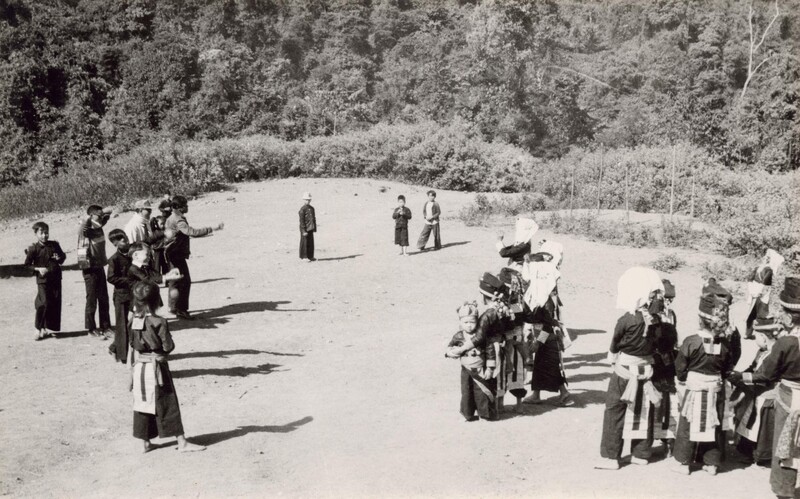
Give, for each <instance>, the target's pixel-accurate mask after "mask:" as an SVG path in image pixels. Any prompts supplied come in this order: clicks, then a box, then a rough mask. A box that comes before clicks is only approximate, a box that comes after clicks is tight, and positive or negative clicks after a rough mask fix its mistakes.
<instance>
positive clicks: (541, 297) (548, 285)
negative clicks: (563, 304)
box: [522, 262, 561, 310]
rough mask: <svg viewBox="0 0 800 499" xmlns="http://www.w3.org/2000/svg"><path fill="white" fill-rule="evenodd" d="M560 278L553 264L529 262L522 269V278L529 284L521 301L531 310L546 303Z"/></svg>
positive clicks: (559, 273)
mask: <svg viewBox="0 0 800 499" xmlns="http://www.w3.org/2000/svg"><path fill="white" fill-rule="evenodd" d="M560 277H561V272H559V270H558V269H557V268H556V266H555V265H554V264H553V262H530V263H528V264H526V265H525V266H524V267H523V271H522V278H523V279H526V280H528V281H529V282H530V284H529V285H528V289H527V290H525V295H524V296H523V299H524V300H525V303H527V304H528V307H530V309H531V310H534V309H536V308H537V307H543V306H544V304H545V303H547V300H549V299H550V293H552V292H553V290H554V289H555V288H556V284H557V283H558V279H559V278H560Z"/></svg>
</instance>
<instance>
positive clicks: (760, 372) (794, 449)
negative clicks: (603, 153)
mask: <svg viewBox="0 0 800 499" xmlns="http://www.w3.org/2000/svg"><path fill="white" fill-rule="evenodd" d="M779 302H780V304H781V307H782V308H783V317H782V320H781V322H782V323H783V325H784V327H785V328H786V330H787V332H788V334H787V335H786V336H783V337H781V338H778V339H777V341H775V345H773V347H772V350H771V351H770V353H769V355H767V356H766V358H765V359H764V361H763V362H762V363H761V366H759V367H758V368H757V369H756V370H755V372H754V373H753V374H752V375H748V374H747V373H744V374H741V373H734V375H732V377H731V378H732V381H734V382H738V381H745V382H748V383H766V382H780V383H779V384H778V388H777V394H776V396H775V429H774V432H773V439H772V442H773V444H772V470H771V472H770V478H769V482H770V485H771V486H772V492H773V493H774V494H775V495H777V496H778V497H779V498H791V497H798V495H800V489H798V488H797V471H798V468H800V446H798V440H797V429H798V424H800V278H797V277H787V278H786V280H785V281H784V286H783V291H781V294H780V296H779Z"/></svg>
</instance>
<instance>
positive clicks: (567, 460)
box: [0, 179, 771, 498]
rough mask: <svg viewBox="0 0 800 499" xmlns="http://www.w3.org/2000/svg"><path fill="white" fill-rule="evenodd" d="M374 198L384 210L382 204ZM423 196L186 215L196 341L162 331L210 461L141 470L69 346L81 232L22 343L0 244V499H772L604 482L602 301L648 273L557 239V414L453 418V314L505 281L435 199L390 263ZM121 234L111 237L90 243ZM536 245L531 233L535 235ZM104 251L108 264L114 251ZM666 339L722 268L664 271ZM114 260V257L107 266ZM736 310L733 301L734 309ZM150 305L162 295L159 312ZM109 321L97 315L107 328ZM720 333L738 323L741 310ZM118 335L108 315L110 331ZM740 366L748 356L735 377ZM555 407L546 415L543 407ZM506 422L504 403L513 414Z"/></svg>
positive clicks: (216, 208) (102, 356) (274, 193)
mask: <svg viewBox="0 0 800 499" xmlns="http://www.w3.org/2000/svg"><path fill="white" fill-rule="evenodd" d="M381 186H386V187H388V190H386V192H383V193H382V192H380V191H379V187H381ZM306 190H309V191H311V192H312V194H313V196H314V202H313V204H314V205H315V206H316V209H317V216H318V220H319V225H320V228H319V233H318V234H317V247H318V252H317V257H318V258H319V261H318V262H315V263H303V262H301V261H299V260H298V258H297V241H298V229H297V210H298V209H299V207H300V204H301V201H300V195H301V193H302V192H303V191H306ZM424 191H425V189H423V188H421V187H409V186H404V185H401V184H395V183H387V182H378V181H367V180H309V179H291V180H282V181H275V182H264V183H254V184H245V185H239V186H238V192H236V193H233V192H223V193H215V194H211V195H208V196H204V197H202V198H200V199H198V200H195V201H192V202H191V203H190V212H189V214H188V219H189V221H190V223H191V224H193V225H195V226H204V225H212V224H216V223H217V222H219V221H225V223H226V228H225V230H224V231H222V232H219V233H217V234H215V235H214V236H212V237H209V238H206V239H198V240H194V241H193V243H192V250H193V256H192V259H191V260H190V266H191V270H192V274H193V279H194V281H195V283H194V286H193V288H192V296H191V308H192V309H193V311H194V313H195V314H196V315H197V316H198V320H197V321H195V322H191V323H188V322H180V323H175V322H173V323H172V331H173V335H174V338H175V342H176V344H177V348H176V351H175V354H174V355H173V360H171V361H170V365H171V368H172V371H173V373H174V377H175V382H176V387H177V392H178V396H179V399H180V403H181V410H182V413H183V418H184V426H185V428H186V431H187V436H189V437H190V438H193V439H194V441H196V442H198V443H202V444H205V445H207V446H208V449H207V450H206V451H205V452H202V453H196V454H180V453H178V452H176V451H175V444H174V443H173V442H164V443H163V444H164V446H163V447H160V448H158V449H156V450H155V451H152V452H150V453H148V454H144V455H143V454H141V453H140V445H139V442H138V441H136V440H134V439H133V438H132V437H131V421H132V416H131V400H130V393H129V392H128V389H127V384H128V369H127V368H126V367H124V366H122V365H121V364H116V363H114V362H113V360H112V358H111V357H110V356H109V355H108V354H107V353H106V348H107V346H108V342H101V341H99V340H97V339H95V338H90V337H88V336H86V335H85V334H83V304H84V287H83V282H82V279H81V274H80V272H79V271H78V270H74V268H75V267H74V264H75V252H74V249H73V248H74V245H75V240H76V231H77V223H78V215H79V214H78V213H77V212H76V213H71V214H54V215H51V216H47V217H45V220H46V221H48V222H49V223H50V224H51V238H52V239H56V240H59V241H60V242H61V244H62V246H63V247H64V249H65V250H68V251H69V253H68V259H67V264H72V265H73V266H72V268H73V270H69V271H67V272H65V273H64V282H63V285H64V309H63V330H64V331H65V332H67V333H74V334H65V335H62V336H61V337H59V338H56V339H48V340H46V341H42V342H35V341H34V340H33V299H34V296H35V283H34V280H33V278H30V277H26V278H23V277H13V276H9V274H13V272H10V271H9V270H8V269H9V268H8V267H7V266H8V265H10V264H15V263H21V262H22V260H23V258H24V257H23V250H24V248H25V247H26V245H27V244H29V243H30V242H32V241H33V240H34V235H33V233H32V231H31V230H30V224H31V223H32V221H31V222H29V221H20V222H15V223H12V224H7V225H6V226H5V227H4V228H3V230H2V232H0V268H2V269H5V271H4V278H3V279H2V280H0V303H2V311H3V313H2V314H0V326H2V331H3V332H4V334H3V335H2V340H0V342H1V343H0V379H1V380H2V386H3V395H2V397H1V398H0V439H2V440H1V441H2V447H0V492H2V493H5V494H8V495H13V496H58V497H79V496H80V497H86V496H95V497H99V496H102V497H107V496H119V497H141V496H151V497H152V496H157V497H161V496H177V497H186V496H193V497H222V496H289V497H296V496H297V497H342V496H459V497H465V496H468V497H477V496H481V497H486V496H512V495H515V496H520V495H521V496H531V497H548V498H552V497H615V498H616V497H676V498H677V497H709V496H716V497H727V498H739V497H741V498H753V497H769V496H771V494H770V490H769V483H768V477H769V471H768V470H766V469H761V468H755V467H750V468H743V467H741V466H740V465H734V464H731V463H729V464H728V466H727V468H726V470H725V472H724V473H721V474H720V475H718V476H716V477H711V476H709V475H707V474H706V473H703V472H695V473H693V474H692V475H691V476H688V477H684V476H680V475H675V474H673V473H670V472H669V470H668V468H669V466H670V465H671V462H670V461H666V460H663V458H662V457H661V455H660V454H659V455H658V456H659V457H658V459H659V460H658V461H657V462H655V463H653V464H651V465H649V466H647V467H635V466H625V467H623V469H621V470H620V471H617V472H613V471H598V470H594V469H592V464H593V463H594V461H595V460H596V458H597V457H598V456H599V443H600V432H601V422H602V414H603V405H602V404H603V397H604V390H605V387H606V384H607V379H608V373H609V368H608V367H607V366H606V365H605V364H604V362H603V360H604V358H605V352H606V350H607V347H608V342H609V333H607V331H609V330H611V329H612V328H613V325H614V323H615V321H616V319H617V317H618V315H619V312H618V311H616V310H615V309H614V302H615V293H616V281H617V278H618V277H619V276H620V274H621V273H622V272H623V271H624V270H625V269H626V268H627V267H629V266H632V265H647V264H648V263H649V262H650V261H652V260H653V259H654V258H655V257H657V256H658V254H659V253H660V251H659V250H652V249H631V248H623V247H615V246H608V245H605V244H600V243H592V242H587V241H583V240H580V239H575V238H572V237H567V236H562V235H556V236H553V237H552V238H553V239H555V240H558V241H561V242H563V243H564V246H565V248H566V250H565V261H564V265H563V269H562V270H563V277H562V282H561V284H560V292H561V295H562V298H563V301H564V302H565V316H566V320H567V325H568V326H569V327H570V328H571V329H572V330H573V331H574V332H576V333H577V334H578V335H579V336H578V339H577V341H576V342H575V344H574V345H573V346H572V348H570V349H569V350H568V351H567V354H566V369H567V375H568V377H569V380H570V388H571V390H572V391H573V393H574V397H575V399H576V400H577V402H578V403H577V405H576V406H575V407H571V408H560V407H557V406H556V405H554V404H545V405H541V406H529V407H528V406H526V407H525V410H524V413H522V414H506V415H505V416H504V418H503V419H502V421H500V422H495V423H488V422H474V423H465V422H464V421H463V419H462V417H461V416H460V415H459V413H458V401H459V384H458V383H459V381H458V379H459V365H458V362H456V361H453V360H448V359H445V358H444V356H443V353H444V349H445V345H446V344H447V342H448V341H449V339H450V337H451V335H452V334H453V333H454V332H455V331H456V327H457V319H456V315H455V308H456V306H457V305H459V304H460V303H461V302H463V301H464V300H465V299H475V298H477V297H478V294H477V282H478V277H479V276H480V275H481V273H482V272H483V271H485V270H497V269H499V267H500V266H501V265H502V263H503V261H502V260H501V259H500V258H499V257H498V256H497V254H496V252H495V250H494V247H493V246H494V241H495V235H496V233H497V232H498V230H505V231H506V233H507V234H509V236H510V237H513V235H512V234H513V231H512V229H511V223H512V222H513V221H511V220H509V224H508V226H506V227H502V228H482V227H465V226H464V225H463V224H462V223H461V222H459V221H458V220H457V219H456V217H455V216H456V213H457V212H458V210H459V208H460V207H461V206H463V205H464V204H465V203H467V202H469V201H471V199H472V196H471V195H468V194H463V193H453V192H440V194H439V200H440V202H441V205H442V208H443V217H444V219H443V226H442V237H443V242H444V243H445V248H444V249H443V250H442V251H438V252H428V253H422V254H415V255H412V256H410V257H408V258H403V257H400V256H398V255H397V254H396V253H397V251H396V250H397V248H396V247H394V246H393V245H392V238H393V224H392V219H391V217H390V215H391V211H392V208H393V207H394V205H395V199H396V196H397V195H398V194H401V193H403V194H405V195H406V196H407V197H408V198H409V201H410V203H409V206H410V208H411V209H412V211H413V214H414V219H413V220H412V222H411V228H410V232H411V239H412V244H413V241H414V240H415V239H416V236H417V235H418V233H419V230H420V228H421V225H422V221H421V218H422V217H421V216H420V215H421V214H420V210H421V208H422V203H423V200H424ZM129 217H130V213H123V214H122V215H120V216H119V217H117V218H113V219H112V221H111V222H110V223H109V225H108V226H107V229H106V233H108V231H109V230H110V229H112V228H115V227H121V226H122V225H124V223H125V222H126V221H127V220H128V218H129ZM540 235H541V236H544V237H548V236H550V234H548V233H547V232H546V231H543V232H542V233H540ZM108 248H109V250H110V249H111V246H110V245H109V247H108ZM678 253H680V254H681V256H683V257H684V258H685V259H686V260H687V262H688V265H687V267H685V268H683V269H681V270H680V271H677V272H675V273H673V274H670V275H669V276H668V277H669V278H670V279H672V281H673V282H674V283H675V284H676V286H677V290H678V297H677V301H676V306H677V307H676V308H677V314H678V318H679V330H680V332H681V333H682V334H684V335H685V334H688V333H690V332H693V331H694V329H695V326H696V322H695V317H696V314H695V311H696V306H697V300H698V296H699V292H700V287H701V284H702V281H701V275H700V270H699V266H700V264H701V263H702V262H704V261H706V260H709V259H714V258H718V257H714V256H710V255H702V254H697V253H695V252H688V251H678ZM109 254H110V253H109ZM735 289H736V288H735ZM164 295H165V294H164ZM112 308H113V307H112ZM733 313H734V316H735V317H736V318H738V319H743V315H744V304H743V302H742V296H741V294H739V296H738V301H737V303H736V304H735V305H734V308H733ZM112 318H113V310H112ZM754 348H755V346H754V345H753V344H752V342H746V345H745V354H744V356H743V359H742V362H741V364H745V363H748V362H749V361H750V359H751V358H752V356H753V354H754ZM551 395H552V396H555V394H551ZM509 402H510V400H509Z"/></svg>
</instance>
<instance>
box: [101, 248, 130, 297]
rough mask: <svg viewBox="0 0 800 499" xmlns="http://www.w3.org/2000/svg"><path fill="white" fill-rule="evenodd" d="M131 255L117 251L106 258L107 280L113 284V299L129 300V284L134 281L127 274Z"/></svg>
mask: <svg viewBox="0 0 800 499" xmlns="http://www.w3.org/2000/svg"><path fill="white" fill-rule="evenodd" d="M130 266H131V257H130V256H128V255H125V254H123V253H120V252H119V251H117V252H116V253H114V254H113V255H111V258H109V259H108V277H107V280H108V282H109V283H110V284H112V285H113V286H114V301H115V302H118V303H124V302H129V301H131V298H132V295H131V286H132V285H133V283H135V282H136V281H135V280H134V279H132V278H131V277H130V276H129V275H128V269H129V268H130Z"/></svg>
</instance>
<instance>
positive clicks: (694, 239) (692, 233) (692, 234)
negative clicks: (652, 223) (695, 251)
mask: <svg viewBox="0 0 800 499" xmlns="http://www.w3.org/2000/svg"><path fill="white" fill-rule="evenodd" d="M692 225H693V223H692V222H691V221H689V220H687V221H681V220H670V219H668V218H666V217H662V218H661V244H663V245H664V246H667V247H670V248H700V247H702V246H703V245H704V244H705V243H707V242H708V239H709V235H708V233H706V232H705V231H704V230H698V229H695V228H693V227H692Z"/></svg>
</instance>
